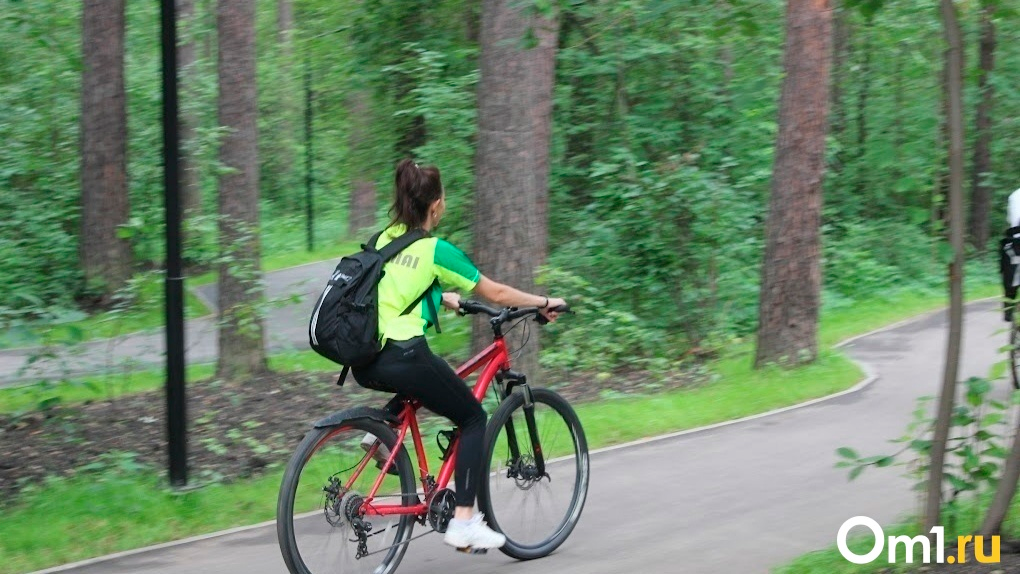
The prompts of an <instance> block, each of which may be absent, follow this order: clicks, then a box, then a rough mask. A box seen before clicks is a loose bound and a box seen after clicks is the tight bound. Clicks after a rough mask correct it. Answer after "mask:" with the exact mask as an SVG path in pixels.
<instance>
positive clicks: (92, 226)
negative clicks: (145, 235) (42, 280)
mask: <svg viewBox="0 0 1020 574" xmlns="http://www.w3.org/2000/svg"><path fill="white" fill-rule="evenodd" d="M82 54H83V58H82V64H83V71H82V93H81V133H82V139H81V146H82V163H81V192H82V193H81V195H82V198H81V199H82V217H81V262H82V268H83V270H84V272H85V282H86V286H87V289H88V290H89V292H90V295H93V296H95V297H96V299H97V302H98V303H99V304H100V305H101V306H107V305H109V304H110V303H111V301H112V297H113V294H114V293H115V292H116V291H117V290H118V289H120V288H122V287H123V286H124V285H125V284H126V283H127V281H128V279H130V278H131V263H132V261H131V244H130V243H129V242H128V240H126V239H122V238H120V237H118V236H117V230H118V227H119V226H121V225H124V224H125V223H127V221H128V216H129V202H128V186H127V109H126V103H125V94H124V0H86V1H85V5H84V9H83V11H82Z"/></svg>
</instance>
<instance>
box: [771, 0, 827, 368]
mask: <svg viewBox="0 0 1020 574" xmlns="http://www.w3.org/2000/svg"><path fill="white" fill-rule="evenodd" d="M831 27H832V10H831V9H830V6H829V1H828V0H788V2H787V5H786V45H785V48H784V56H783V67H784V70H785V79H784V80H783V92H782V96H781V98H780V102H779V135H778V137H777V141H776V157H775V165H774V167H773V172H772V195H771V198H770V200H769V215H768V220H767V224H766V225H767V227H766V230H767V232H766V233H767V237H766V243H765V260H764V265H762V282H761V284H762V286H761V297H760V309H759V314H758V318H759V319H758V320H759V323H758V348H757V353H756V357H755V366H756V367H762V366H764V365H766V364H768V363H781V364H798V363H807V362H811V361H814V360H815V358H816V357H817V355H818V341H817V335H818V308H819V305H820V299H821V295H820V292H821V261H820V257H821V253H820V246H821V237H820V235H821V233H820V225H821V208H822V180H823V178H824V175H825V133H826V127H827V121H828V118H827V104H828V97H829V94H828V86H829V64H830V62H831V57H830V50H831V47H832V45H831Z"/></svg>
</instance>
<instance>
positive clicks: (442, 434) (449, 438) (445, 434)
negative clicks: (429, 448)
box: [436, 429, 457, 460]
mask: <svg viewBox="0 0 1020 574" xmlns="http://www.w3.org/2000/svg"><path fill="white" fill-rule="evenodd" d="M456 436H457V430H456V429H454V430H441V431H439V432H438V433H437V434H436V445H437V446H438V447H439V452H441V453H442V456H440V457H439V459H440V460H446V458H447V457H448V456H449V450H450V444H452V443H453V439H454V438H455V437H456ZM441 438H445V439H446V444H445V445H444V444H443V441H442V440H440V439H441Z"/></svg>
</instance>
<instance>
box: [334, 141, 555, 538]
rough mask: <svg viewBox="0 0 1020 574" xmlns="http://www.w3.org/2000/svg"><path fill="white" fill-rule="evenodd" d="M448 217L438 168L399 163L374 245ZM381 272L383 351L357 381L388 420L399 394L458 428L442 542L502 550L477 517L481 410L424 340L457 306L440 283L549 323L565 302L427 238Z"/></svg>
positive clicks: (380, 454) (381, 454)
mask: <svg viewBox="0 0 1020 574" xmlns="http://www.w3.org/2000/svg"><path fill="white" fill-rule="evenodd" d="M445 211H446V192H445V190H444V189H443V184H442V182H441V180H440V175H439V169H438V168H437V167H435V166H425V167H422V166H419V165H418V164H417V163H415V162H414V161H412V160H410V159H405V160H402V161H401V162H400V163H399V164H397V170H396V195H395V198H394V201H393V206H392V207H391V209H390V213H391V215H392V217H393V220H392V221H391V223H390V225H389V226H388V227H387V228H386V230H385V231H384V232H383V233H382V234H381V235H380V236H379V239H378V241H377V244H376V246H375V247H376V248H377V249H379V248H381V247H383V246H384V245H386V244H387V243H389V242H391V241H393V240H394V239H396V238H398V237H400V236H401V235H403V234H404V233H405V232H407V231H409V230H414V229H421V230H423V231H425V232H426V233H429V232H431V231H433V230H434V229H435V228H436V225H438V223H439V220H440V219H442V217H443V214H444V213H445ZM384 271H385V273H384V275H383V277H382V279H381V280H380V281H379V291H378V293H379V294H378V305H379V332H380V334H381V335H380V336H381V340H382V341H381V342H382V344H383V348H382V351H381V352H380V353H379V355H378V356H377V357H376V359H375V360H374V361H373V362H372V363H370V364H369V365H367V366H364V367H361V368H356V369H354V371H353V372H354V376H355V379H356V380H357V381H358V384H360V385H362V386H364V387H367V388H370V389H376V390H381V391H387V392H393V393H397V396H395V397H394V398H393V399H392V400H391V401H390V402H389V404H388V405H387V410H389V411H390V412H391V413H393V414H398V413H399V412H400V409H401V403H400V400H399V397H400V396H405V397H411V398H414V399H417V400H418V401H421V403H422V404H423V405H424V406H425V407H426V408H428V409H429V410H431V411H432V412H434V413H436V414H439V415H442V416H444V417H446V418H448V419H450V420H451V421H452V422H453V423H454V424H456V425H457V428H458V429H459V430H460V441H459V445H458V447H457V465H456V469H455V473H454V480H455V483H456V509H455V511H454V516H453V519H452V520H451V521H450V524H449V526H448V527H447V530H446V536H445V538H444V542H446V543H447V544H449V545H451V546H455V547H457V548H465V547H471V548H476V549H483V548H484V549H487V548H499V547H501V546H503V544H504V543H505V541H506V537H504V536H503V535H502V534H500V533H498V532H495V531H493V530H491V529H490V528H489V527H488V526H486V524H485V523H484V521H483V519H484V517H483V516H482V514H481V513H476V512H475V511H474V505H475V492H476V490H477V487H478V484H479V481H480V480H482V477H483V476H486V474H487V472H486V470H485V469H484V468H483V463H482V439H483V435H484V433H485V421H486V415H485V411H483V410H482V407H481V405H480V404H479V402H478V401H477V400H475V398H474V396H473V395H472V394H471V390H470V389H469V388H468V386H467V384H466V383H465V382H464V381H463V380H462V379H460V377H458V376H457V374H456V373H455V372H454V371H453V369H452V368H451V367H450V365H448V364H447V363H446V361H444V360H443V359H441V358H439V357H437V356H436V355H435V354H433V353H432V351H431V350H430V349H429V346H428V343H427V342H426V340H425V337H424V334H425V332H426V330H428V328H429V327H431V326H435V325H437V324H438V322H439V317H437V316H435V314H434V310H435V309H436V308H437V305H436V303H439V302H441V303H442V305H443V306H445V307H448V308H450V309H453V310H457V309H458V308H459V307H460V295H458V294H457V293H454V292H446V293H444V292H443V290H442V286H443V285H447V286H450V287H453V288H455V289H460V290H462V291H472V292H474V293H475V294H477V295H479V296H481V297H483V298H485V299H488V300H489V301H492V302H493V303H496V304H498V305H501V306H511V307H540V308H542V311H541V312H542V314H543V315H544V316H545V317H546V318H547V319H549V320H550V321H553V320H555V319H556V317H557V313H556V312H555V311H553V310H552V309H555V308H557V307H559V306H561V305H564V306H565V305H566V302H565V301H564V300H563V299H557V298H551V297H545V296H542V295H533V294H530V293H525V292H523V291H519V290H517V289H514V288H513V287H510V286H508V285H503V284H501V283H497V282H496V281H493V280H492V279H489V278H487V277H485V276H484V275H482V274H481V273H480V272H479V271H478V269H477V268H476V267H475V265H474V264H473V263H472V262H471V260H470V259H469V258H468V257H467V255H465V254H464V253H463V252H462V251H461V250H459V249H457V248H456V247H454V246H453V245H452V244H450V243H448V242H447V241H444V240H442V239H438V238H435V237H431V236H427V237H426V238H425V239H421V240H418V241H416V242H414V243H412V244H411V245H410V246H409V247H408V248H406V249H405V250H404V251H403V252H402V253H401V254H399V255H397V256H396V257H394V258H393V259H391V260H390V261H389V262H388V263H386V266H385V267H384ZM423 294H424V295H423ZM375 442H376V441H375V437H374V436H372V435H367V436H366V437H365V440H364V441H363V442H362V446H363V447H364V448H365V449H366V450H367V449H370V448H371V446H372V445H373V444H374V443H375ZM375 456H376V458H377V459H379V460H381V461H383V462H385V460H386V458H387V457H388V456H389V452H387V450H386V448H385V447H384V446H383V445H380V447H379V448H378V449H377V450H376V454H375Z"/></svg>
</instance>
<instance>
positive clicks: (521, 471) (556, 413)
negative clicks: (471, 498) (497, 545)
mask: <svg viewBox="0 0 1020 574" xmlns="http://www.w3.org/2000/svg"><path fill="white" fill-rule="evenodd" d="M532 394H533V397H534V415H535V419H534V424H535V426H534V429H535V436H536V437H537V439H538V448H537V449H536V448H535V443H533V441H532V433H531V431H530V430H529V425H528V421H527V420H526V413H525V407H524V396H523V393H513V394H511V395H510V396H509V397H507V399H506V400H505V401H503V403H502V404H501V405H500V406H499V408H498V409H496V412H495V413H493V415H492V419H491V420H490V421H489V425H488V427H486V431H485V458H484V459H483V460H488V461H489V469H490V471H491V473H490V474H489V476H488V479H487V480H484V481H483V484H482V486H481V488H480V489H479V492H478V499H479V506H480V507H481V508H482V509H483V511H484V512H485V516H486V518H487V519H488V522H489V524H490V525H491V526H492V527H493V528H495V529H496V530H499V531H500V532H502V533H503V534H505V535H506V539H507V541H506V545H505V546H503V548H501V549H500V550H501V551H502V552H503V553H504V554H506V555H507V556H511V557H513V558H517V559H519V560H531V559H533V558H541V557H543V556H546V555H548V554H549V553H550V552H552V551H553V550H555V549H556V548H557V547H559V545H560V544H563V542H564V541H565V540H566V539H567V537H568V536H570V532H571V531H572V530H573V529H574V526H575V525H576V524H577V521H578V519H579V518H580V517H581V510H582V509H583V508H584V501H585V498H586V497H587V495H588V479H589V474H590V468H589V461H588V443H587V441H586V440H585V437H584V429H583V428H581V421H580V420H579V419H578V418H577V414H575V413H574V409H572V408H571V407H570V404H568V403H567V401H566V400H564V399H563V397H561V396H559V395H558V394H556V393H554V392H552V391H549V390H546V389H534V390H533V391H532ZM514 445H516V447H515V446H514ZM536 452H538V453H541V454H542V456H543V458H544V460H545V473H544V475H542V476H538V474H539V473H538V467H537V459H536Z"/></svg>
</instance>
